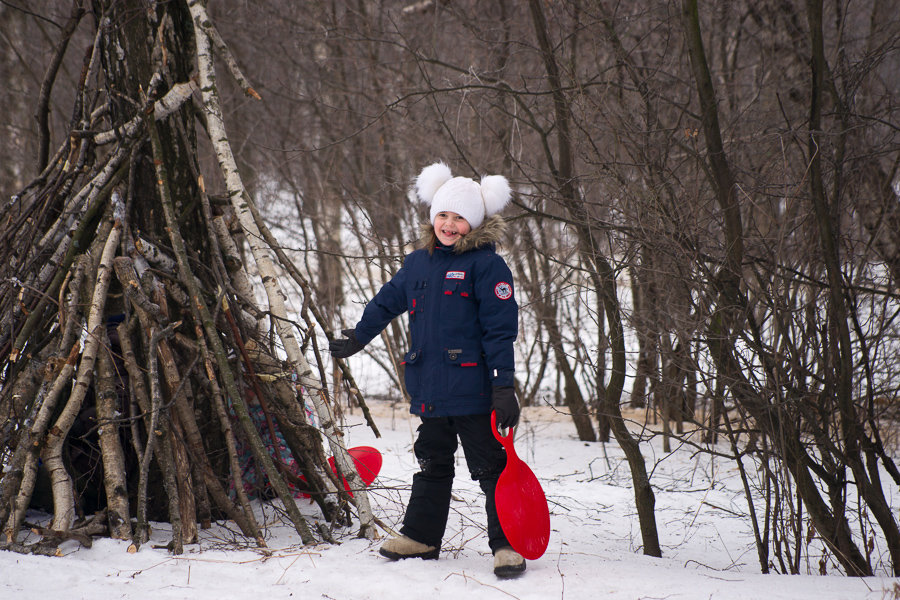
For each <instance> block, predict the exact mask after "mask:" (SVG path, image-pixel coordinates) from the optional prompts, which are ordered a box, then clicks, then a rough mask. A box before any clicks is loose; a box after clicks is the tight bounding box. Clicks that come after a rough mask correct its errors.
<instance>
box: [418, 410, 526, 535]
mask: <svg viewBox="0 0 900 600" xmlns="http://www.w3.org/2000/svg"><path fill="white" fill-rule="evenodd" d="M457 436H458V437H459V441H460V442H461V443H462V448H463V453H464V454H465V457H466V465H467V466H468V468H469V473H470V475H471V476H472V479H473V480H475V481H477V482H478V483H479V485H480V486H481V489H482V491H483V492H484V495H485V500H486V501H485V511H486V512H487V532H488V545H489V546H490V548H491V551H496V550H497V549H498V548H502V547H503V546H508V545H509V542H508V541H507V540H506V536H505V535H503V530H502V529H501V527H500V520H499V519H498V518H497V508H496V506H495V504H494V490H495V489H496V487H497V479H498V478H499V477H500V473H502V472H503V468H504V467H505V466H506V451H505V450H504V449H503V446H502V445H501V444H500V442H498V441H497V440H496V439H495V438H494V435H493V433H491V416H490V415H466V416H460V417H430V418H426V417H422V424H421V425H419V437H418V439H416V443H415V445H414V446H413V449H414V450H415V453H416V458H417V459H418V461H419V468H420V469H421V470H420V471H419V472H418V473H416V474H415V475H413V484H412V494H411V495H410V498H409V504H408V505H407V508H406V516H405V517H404V519H403V527H402V528H401V529H400V532H401V533H402V534H403V535H406V536H407V537H410V538H412V539H414V540H416V541H417V542H421V543H423V544H427V545H429V546H435V547H437V548H440V546H441V541H442V539H443V537H444V529H445V528H446V527H447V517H448V515H449V512H450V493H451V489H452V487H453V476H454V468H453V456H454V454H455V452H456V449H457Z"/></svg>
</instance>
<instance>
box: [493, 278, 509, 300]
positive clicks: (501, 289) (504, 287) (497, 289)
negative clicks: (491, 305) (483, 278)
mask: <svg viewBox="0 0 900 600" xmlns="http://www.w3.org/2000/svg"><path fill="white" fill-rule="evenodd" d="M494 295H495V296H497V297H498V298H500V299H501V300H509V299H510V298H512V295H513V292H512V286H511V285H510V284H508V283H506V282H505V281H501V282H500V283H498V284H497V285H495V286H494Z"/></svg>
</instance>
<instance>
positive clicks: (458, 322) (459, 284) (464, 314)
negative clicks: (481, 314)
mask: <svg viewBox="0 0 900 600" xmlns="http://www.w3.org/2000/svg"><path fill="white" fill-rule="evenodd" d="M475 306H476V302H475V295H474V293H473V291H472V282H471V281H468V280H462V281H458V280H454V279H445V280H444V283H443V286H442V287H441V309H442V310H441V312H442V316H443V317H444V319H445V320H446V321H445V322H446V323H447V324H449V325H451V326H455V327H474V326H475V321H474V319H475Z"/></svg>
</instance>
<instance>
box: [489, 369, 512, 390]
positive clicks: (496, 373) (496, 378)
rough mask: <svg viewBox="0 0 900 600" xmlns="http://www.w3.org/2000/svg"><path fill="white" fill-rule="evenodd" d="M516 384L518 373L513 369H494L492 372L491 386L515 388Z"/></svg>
mask: <svg viewBox="0 0 900 600" xmlns="http://www.w3.org/2000/svg"><path fill="white" fill-rule="evenodd" d="M515 382H516V373H515V371H513V370H512V369H503V370H500V369H494V370H493V371H491V385H492V386H494V387H502V386H513V385H515Z"/></svg>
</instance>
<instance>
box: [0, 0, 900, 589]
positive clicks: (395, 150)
mask: <svg viewBox="0 0 900 600" xmlns="http://www.w3.org/2000/svg"><path fill="white" fill-rule="evenodd" d="M116 4H117V3H115V2H104V1H101V0H95V1H94V2H84V3H80V2H75V3H72V4H71V5H69V4H68V3H59V2H50V1H47V2H43V1H40V0H39V1H35V2H30V3H28V6H27V7H24V6H23V5H22V3H17V2H13V1H9V2H2V3H0V32H2V36H3V38H2V44H3V46H4V50H3V52H2V56H0V61H2V62H0V77H2V79H3V81H4V82H5V85H4V86H3V87H2V89H0V107H2V109H3V110H2V113H3V114H2V117H0V118H2V121H0V123H2V126H3V128H4V132H3V135H2V136H0V195H2V197H3V198H4V203H5V202H6V199H7V198H13V200H11V201H10V202H9V204H8V205H5V206H6V208H5V209H4V212H5V213H6V215H7V216H6V217H4V220H6V222H7V225H6V226H5V227H7V226H8V224H9V223H11V222H13V221H14V220H15V215H16V214H17V213H16V212H15V210H17V207H16V202H17V200H16V198H19V199H21V198H23V197H25V196H24V195H21V193H22V190H27V189H29V186H30V184H31V183H32V182H33V180H35V178H38V177H39V176H40V175H41V172H42V171H43V170H44V168H45V167H47V166H48V165H49V166H50V167H52V165H53V164H54V162H53V160H50V158H49V157H50V156H52V154H51V153H52V152H53V149H55V148H57V147H58V146H60V145H61V144H64V143H65V140H66V139H67V136H70V135H71V133H72V131H73V123H74V121H75V119H74V118H73V110H72V106H79V105H78V102H79V100H78V99H79V97H80V95H81V94H82V93H83V90H82V87H83V84H82V83H81V82H82V81H83V79H82V78H83V74H84V72H83V69H82V66H83V62H84V58H85V56H86V53H87V52H89V50H90V48H91V47H92V45H93V44H95V41H94V40H95V39H100V38H99V36H98V35H97V32H98V31H100V30H102V29H103V28H108V29H110V30H115V29H117V28H122V29H124V28H127V27H128V24H129V23H131V22H132V20H135V21H136V20H139V19H143V18H144V14H145V13H147V12H152V11H155V13H156V14H157V15H164V16H167V17H168V18H169V19H171V20H172V22H174V23H175V25H173V26H172V27H171V30H172V31H176V32H177V31H178V23H179V17H186V15H187V10H188V9H187V8H186V7H182V8H178V6H179V5H180V4H181V3H176V2H172V3H165V2H123V3H120V4H118V5H116ZM185 4H186V5H187V4H192V3H185ZM698 4H699V5H698ZM891 9H892V7H891V6H890V3H888V2H887V1H882V0H872V1H868V2H850V1H826V0H807V1H806V2H799V1H797V2H791V1H787V2H778V1H769V0H766V1H763V2H741V1H739V2H701V3H698V2H697V1H691V0H683V1H682V2H664V1H661V2H654V1H649V2H633V3H621V4H620V3H615V2H603V1H597V2H580V1H563V0H560V1H551V2H544V1H541V0H530V1H528V2H512V1H498V2H452V3H448V2H431V1H429V0H424V1H421V2H394V1H388V0H386V1H383V2H368V1H361V2H303V3H296V2H289V1H284V2H282V1H278V0H272V1H270V2H265V3H257V2H242V1H237V0H234V1H229V2H218V3H216V2H213V3H210V6H209V13H210V14H209V16H210V18H211V20H212V22H213V23H214V24H215V27H216V28H217V30H218V33H219V34H220V35H221V39H222V40H224V41H225V42H226V43H227V45H228V46H229V47H230V48H231V52H232V53H233V57H234V58H235V59H236V61H237V63H238V64H239V65H240V67H241V69H242V70H243V73H244V74H245V75H246V78H247V80H249V85H248V84H246V82H242V81H240V79H239V78H237V77H235V78H231V77H227V76H221V77H219V78H218V80H217V81H216V83H217V85H218V88H219V92H220V94H221V112H222V114H223V115H224V120H225V123H226V126H227V133H228V138H229V140H230V145H231V147H232V148H233V150H234V157H235V159H236V161H237V162H236V166H237V169H238V171H239V172H240V174H241V177H242V179H243V182H244V184H245V186H246V192H247V194H248V195H249V197H251V198H253V199H254V201H255V203H256V204H257V205H258V206H259V208H260V210H261V211H262V213H263V215H264V220H265V221H266V222H267V223H268V224H269V226H270V227H271V229H272V231H273V232H275V234H276V238H278V239H279V240H282V241H284V242H286V243H285V245H284V246H283V247H282V248H281V249H282V250H284V251H285V253H286V254H285V256H289V257H292V259H293V260H294V261H295V262H296V264H297V265H298V266H299V267H300V269H301V270H302V271H303V272H304V273H305V274H306V276H307V279H308V282H309V285H310V288H311V289H308V290H305V289H301V286H299V285H298V286H297V287H296V288H289V289H288V290H287V297H288V298H293V299H296V298H302V299H303V300H302V305H303V306H307V305H310V304H312V305H314V306H315V307H316V309H317V310H318V311H319V313H320V315H321V321H322V322H323V323H325V324H326V329H327V330H328V333H329V334H330V332H331V331H336V330H339V329H340V328H341V327H345V326H350V325H352V324H353V323H354V322H355V320H356V318H358V315H359V311H360V307H361V305H360V302H362V301H364V300H365V299H367V298H370V297H371V296H372V295H373V293H374V292H375V291H376V290H377V289H378V287H380V285H381V284H382V283H383V282H384V281H386V280H387V279H388V278H389V277H390V275H391V274H392V273H393V272H395V271H396V270H397V268H398V267H399V264H400V260H401V258H402V256H403V254H404V253H405V252H406V251H408V250H409V249H410V248H411V247H412V245H413V244H414V242H415V240H416V238H417V237H418V226H419V223H420V221H421V220H422V219H423V216H424V215H425V212H424V210H423V208H422V207H417V206H415V205H414V204H411V202H410V201H409V199H408V197H407V191H408V188H409V185H410V182H411V181H412V179H413V178H414V176H415V174H416V173H418V171H419V170H420V169H421V167H423V166H424V165H427V164H429V163H430V162H433V161H435V160H444V161H445V162H447V163H448V164H449V165H450V166H451V167H452V168H453V170H454V173H455V174H459V175H466V176H474V177H478V176H481V175H490V174H504V175H506V176H507V177H508V178H509V179H510V181H511V183H512V185H513V188H514V190H515V192H516V196H515V200H514V203H513V204H514V206H513V207H512V208H511V209H510V210H508V212H507V214H506V216H507V218H508V220H509V223H510V227H509V234H508V239H507V240H505V243H504V244H503V252H504V254H505V256H506V257H507V260H508V262H509V263H510V265H511V267H512V269H513V273H514V276H515V278H516V283H517V299H518V300H519V303H520V306H521V309H522V327H521V332H520V337H519V340H518V342H517V353H518V356H519V358H520V364H521V365H522V368H521V369H519V373H518V379H517V385H516V387H517V392H518V396H519V398H520V400H521V402H522V403H523V404H524V405H526V406H538V405H550V406H553V407H557V408H558V409H559V410H560V411H563V412H565V413H566V414H567V415H570V416H571V419H572V425H573V427H574V428H575V431H576V433H577V436H578V438H579V439H581V440H584V441H595V440H598V439H599V440H609V439H611V438H614V439H615V440H616V442H617V443H618V444H619V445H620V446H621V447H622V449H623V452H624V455H625V457H626V460H627V461H628V464H629V466H630V468H631V477H632V480H633V487H634V493H635V504H636V507H637V513H638V518H639V522H640V528H641V537H642V548H643V551H644V552H645V553H647V554H650V555H658V554H659V543H658V536H657V532H656V523H655V518H654V512H653V506H654V502H653V488H652V484H651V480H650V478H651V476H650V474H648V471H647V467H646V465H645V464H644V463H645V461H644V457H643V456H642V447H643V445H644V444H646V443H648V442H649V441H650V440H651V438H655V437H657V436H661V438H662V443H663V444H664V447H665V451H669V450H670V444H672V443H673V441H674V442H677V443H678V444H679V445H685V444H686V445H688V446H691V447H693V448H694V450H695V451H697V452H708V453H713V454H716V455H721V456H723V457H725V458H726V459H728V460H731V461H734V463H735V465H736V466H737V467H738V469H739V471H740V473H741V480H742V484H743V487H744V490H745V494H746V498H747V502H748V511H747V515H748V517H747V518H748V519H749V520H750V521H751V525H752V529H753V531H754V537H755V542H756V550H757V555H758V560H759V565H760V570H761V571H763V572H768V571H777V572H782V573H796V572H799V571H800V569H801V565H804V564H805V561H804V560H803V556H804V551H805V548H806V547H807V546H806V544H808V541H809V539H811V538H813V537H815V538H819V539H821V540H822V543H823V544H824V546H825V547H826V548H827V551H828V553H829V557H828V558H827V559H823V560H825V561H826V564H828V565H831V566H833V567H834V568H836V569H839V570H840V571H842V572H845V573H847V574H852V575H867V574H872V573H874V572H879V573H882V574H884V573H888V574H893V575H898V574H900V528H898V519H897V516H896V514H897V511H896V504H897V499H896V488H897V485H898V484H900V471H898V469H897V467H896V465H895V462H894V461H895V458H896V456H897V455H898V438H897V431H896V418H897V408H898V404H897V402H898V398H897V390H898V385H900V364H898V362H900V353H897V352H896V348H897V342H898V339H897V336H898V323H897V318H898V310H897V309H898V302H897V299H898V281H900V202H898V185H900V184H898V172H897V171H898V166H900V118H898V113H900V105H898V99H900V59H898V58H900V42H898V40H900V15H898V14H897V13H896V11H894V10H891ZM79 10H80V11H81V13H82V14H78V15H77V18H76V13H78V12H79ZM179 11H180V12H179ZM103 18H109V19H110V20H109V21H104V20H103ZM184 20H185V21H186V22H190V18H185V19H184ZM160 23H161V24H163V25H160ZM165 23H166V21H165V18H159V21H158V23H157V26H158V29H157V30H156V31H157V32H158V35H159V37H160V39H163V38H165V36H167V35H174V34H171V33H170V32H169V30H168V29H167V27H166V25H165ZM69 25H71V27H69ZM66 35H68V36H70V39H69V42H68V46H69V48H70V50H69V51H64V52H57V50H58V49H59V48H60V40H61V39H64V38H65V37H66ZM175 39H176V40H177V41H181V42H184V40H178V38H177V36H176V38H175ZM119 43H120V44H122V46H121V47H120V49H121V50H122V52H121V54H120V55H119V56H118V60H119V61H121V64H129V61H131V60H132V57H133V56H134V54H132V51H131V49H130V48H128V47H127V43H128V42H127V37H126V36H122V37H121V38H119ZM135 43H144V41H143V40H139V41H137V42H135ZM171 43H172V42H171V41H170V40H168V39H166V40H165V42H161V43H160V48H172V47H173V46H172V45H171ZM187 45H188V46H189V45H190V44H189V43H187ZM160 51H161V50H160ZM163 54H164V53H163ZM54 56H59V58H60V62H59V65H58V67H59V70H58V74H56V81H55V85H54V86H52V92H53V93H52V94H51V93H50V91H51V90H50V89H47V85H46V82H47V77H46V75H47V72H48V71H49V69H50V67H51V65H53V62H54V61H53V57H54ZM110 56H112V54H110ZM163 60H166V59H165V57H164V58H163ZM113 62H114V61H111V62H110V63H109V64H108V65H106V69H107V71H106V72H105V76H106V77H108V78H109V79H110V80H111V79H112V77H111V75H110V65H112V64H113ZM186 70H187V73H186V77H185V79H188V78H190V77H191V76H192V73H191V67H190V65H189V64H188V65H187V69H186ZM225 71H226V70H225V68H224V67H222V68H221V70H220V75H223V74H224V73H225ZM178 81H182V80H178ZM173 83H175V82H167V83H166V86H170V87H171V86H172V84H173ZM249 86H252V88H251V89H252V90H253V92H254V94H257V95H258V96H259V97H260V98H261V100H260V99H257V98H256V97H255V96H254V95H253V94H248V93H247V89H248V87H249ZM97 89H98V90H100V91H98V92H97V94H100V93H101V92H103V91H104V87H103V83H102V81H101V83H100V84H99V85H98V86H97ZM105 92H106V93H108V94H109V96H110V97H111V98H113V99H116V96H115V94H112V93H111V91H110V89H105ZM193 93H194V96H195V98H194V102H196V103H197V104H198V105H199V100H198V98H199V96H200V92H199V91H197V90H194V92H193ZM132 104H133V101H132ZM118 109H119V110H120V111H122V113H123V114H124V113H128V111H129V106H128V102H126V101H122V102H121V106H119V107H118ZM79 110H80V108H79ZM130 110H131V111H132V113H133V112H134V110H135V107H131V108H130ZM112 112H113V114H115V111H112ZM126 121H127V119H122V120H120V121H119V122H115V119H113V125H114V126H118V125H120V124H121V123H124V122H126ZM211 135H212V134H211ZM148 145H149V142H148ZM214 146H215V142H212V143H210V141H209V140H208V139H207V138H204V137H203V136H198V139H197V140H195V145H194V149H195V150H196V157H197V169H198V172H199V173H202V174H205V175H206V177H204V180H205V185H206V188H207V189H206V192H208V194H209V196H210V197H211V198H213V200H215V199H216V198H221V197H223V196H225V195H226V194H227V193H230V188H229V185H228V182H227V176H226V177H223V176H221V175H217V174H216V172H215V166H214V165H215V163H216V155H217V153H218V149H217V148H215V147H214ZM136 210H137V211H138V212H140V209H139V208H138V209H136ZM149 212H153V211H149ZM143 218H145V219H147V220H148V221H147V222H150V221H152V219H154V218H155V219H157V220H158V219H160V216H159V213H156V214H155V215H151V214H146V215H143ZM4 231H5V232H8V231H12V229H4ZM14 240H15V238H14V237H6V238H5V239H4V247H3V248H2V252H3V253H4V255H5V256H6V257H8V256H11V255H12V254H13V253H14V251H15V250H16V247H15V243H14ZM248 243H250V242H248ZM15 263H16V261H15V260H13V259H10V260H8V261H7V264H8V265H12V264H15ZM17 276H18V274H17V273H13V272H11V271H7V272H4V273H3V275H2V277H3V282H0V284H2V285H5V286H7V288H8V289H12V288H13V287H15V286H14V285H13V284H14V279H15V277H17ZM288 279H289V278H288ZM286 285H288V286H290V285H292V284H291V283H290V280H289V281H288V283H287V284H286ZM10 294H12V293H11V292H10V293H9V294H5V295H3V296H2V298H3V299H4V301H5V304H4V305H3V306H2V314H3V315H7V314H11V312H13V308H12V306H13V304H14V302H12V301H10V302H6V301H7V300H8V299H10V298H13V297H15V294H12V295H10ZM301 308H302V307H301V306H297V305H294V306H292V310H294V311H298V312H299V311H300V310H301ZM7 324H8V322H6V321H5V322H4V325H7ZM312 329H313V328H310V330H312ZM311 335H312V337H315V335H314V334H311ZM323 335H324V334H323ZM405 336H406V333H405V332H404V329H403V327H402V323H399V322H395V323H394V324H393V325H392V326H391V327H389V328H388V330H386V332H385V334H384V335H383V336H382V338H381V340H379V343H377V344H375V345H373V347H372V348H370V349H369V351H368V357H369V358H370V359H371V361H372V363H373V364H374V367H372V368H377V369H380V373H381V374H382V375H383V376H384V377H385V380H387V381H391V382H392V385H387V386H384V389H383V390H369V389H362V391H363V393H364V394H367V393H369V394H370V393H372V392H374V393H375V395H376V396H377V395H379V394H383V395H384V396H385V398H384V399H386V400H389V401H398V400H402V398H400V394H401V391H400V390H401V389H402V386H401V385H400V383H399V382H400V381H401V380H402V366H401V365H399V364H397V362H396V357H398V356H402V354H403V352H404V351H405V349H406V347H407V344H406V337H405ZM0 345H2V346H3V348H4V350H5V351H7V350H10V351H11V349H12V348H13V347H14V342H13V340H12V339H10V338H9V337H7V338H2V339H0ZM4 360H7V359H4ZM314 362H315V363H317V364H318V363H320V362H321V361H318V360H316V361H314ZM5 369H6V370H5V371H4V376H5V377H8V378H9V379H8V380H9V381H12V380H13V379H14V377H13V375H14V374H15V368H14V366H10V365H9V364H6V363H5ZM366 379H368V378H366ZM4 383H6V382H5V381H4ZM332 383H333V381H332ZM351 387H353V386H351ZM5 389H6V390H7V391H8V390H10V389H11V387H10V386H9V385H6V386H5ZM356 389H357V388H356V387H353V389H352V390H351V392H352V393H355V390H356ZM372 400H377V398H372ZM636 423H637V424H639V425H643V424H644V423H648V424H652V425H653V426H652V427H648V428H643V427H635V424H636ZM4 435H12V434H8V433H7V432H4ZM3 441H4V443H5V442H6V440H5V439H4V440H3ZM4 520H5V517H4Z"/></svg>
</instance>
